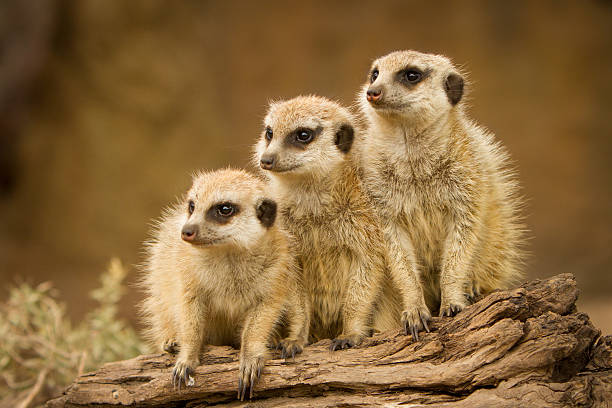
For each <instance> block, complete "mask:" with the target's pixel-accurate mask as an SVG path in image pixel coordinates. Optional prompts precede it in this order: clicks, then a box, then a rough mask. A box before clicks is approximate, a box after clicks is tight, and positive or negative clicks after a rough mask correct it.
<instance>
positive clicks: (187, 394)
mask: <svg viewBox="0 0 612 408" xmlns="http://www.w3.org/2000/svg"><path fill="white" fill-rule="evenodd" d="M577 298H578V289H577V288H576V281H575V279H574V277H573V276H572V275H570V274H563V275H558V276H555V277H553V278H550V279H546V280H538V281H534V282H530V283H527V284H524V285H523V286H522V287H520V288H518V289H515V290H509V291H499V292H495V293H492V294H490V295H489V296H487V297H485V298H483V299H481V300H480V301H478V302H476V303H475V304H473V305H471V306H469V307H467V308H466V309H464V310H463V311H462V312H461V313H459V314H458V315H457V316H455V317H454V318H434V319H433V322H432V324H431V329H432V330H431V333H427V334H424V335H423V336H422V338H421V340H420V341H418V342H414V341H412V338H411V337H410V336H405V335H403V334H401V333H397V332H389V333H382V334H377V335H375V336H373V337H371V338H368V339H367V340H366V341H365V342H364V343H363V344H362V345H360V346H359V347H356V348H353V349H348V350H342V351H336V352H333V353H331V352H329V351H328V347H329V344H330V342H329V340H325V341H320V342H318V343H316V344H312V345H310V346H308V347H306V349H305V350H304V352H303V353H302V354H301V355H299V356H296V357H295V360H290V361H284V360H281V359H279V358H278V356H276V357H275V358H274V359H271V360H270V361H268V363H267V364H266V368H265V370H264V373H263V375H262V378H261V380H260V381H259V383H258V384H257V385H256V387H255V396H254V398H253V400H252V401H250V402H249V403H250V404H251V405H250V406H252V407H321V406H326V407H340V406H342V407H365V406H377V405H384V406H389V407H393V406H406V405H402V404H407V405H409V406H414V405H418V406H421V405H427V406H435V407H466V408H476V407H491V406H495V407H496V408H502V407H518V406H524V407H525V406H529V407H568V406H571V407H573V406H580V407H583V406H584V407H592V406H593V407H595V406H608V404H612V336H605V337H602V336H601V335H600V332H599V331H598V330H597V329H596V328H595V327H593V325H592V324H591V322H590V320H589V317H588V316H587V315H586V314H584V313H579V312H578V311H577V310H576V305H575V302H576V299H577ZM173 364H174V358H173V357H172V356H169V355H167V354H156V355H146V356H140V357H136V358H134V359H131V360H127V361H119V362H114V363H109V364H106V365H104V366H103V367H102V368H101V369H99V370H98V371H96V372H93V373H88V374H84V375H82V376H80V377H79V378H77V379H76V381H75V382H74V383H73V384H72V385H70V386H69V387H68V388H67V389H66V390H65V391H64V394H63V395H62V396H60V397H58V398H56V399H54V400H51V401H49V402H48V403H47V406H48V407H49V408H54V407H82V406H96V407H105V406H116V405H125V406H134V407H205V406H211V405H216V404H227V405H228V406H240V405H241V404H249V403H247V402H243V403H241V402H239V401H237V400H236V394H237V383H238V351H237V350H234V349H231V348H229V347H209V348H208V349H207V350H206V352H205V353H204V354H203V357H202V364H201V365H200V366H199V367H198V368H197V370H196V376H195V385H194V386H192V387H188V388H183V389H181V390H175V389H173V387H172V384H171V375H172V367H173ZM411 404H413V405H411Z"/></svg>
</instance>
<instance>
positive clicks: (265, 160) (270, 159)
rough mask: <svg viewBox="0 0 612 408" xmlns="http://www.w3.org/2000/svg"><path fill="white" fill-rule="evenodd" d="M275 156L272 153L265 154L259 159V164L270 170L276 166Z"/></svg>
mask: <svg viewBox="0 0 612 408" xmlns="http://www.w3.org/2000/svg"><path fill="white" fill-rule="evenodd" d="M275 161H276V160H275V157H274V156H272V155H263V156H261V160H260V161H259V165H260V166H261V168H262V169H264V170H270V169H271V168H273V167H274V162H275Z"/></svg>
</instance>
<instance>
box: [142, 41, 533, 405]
mask: <svg viewBox="0 0 612 408" xmlns="http://www.w3.org/2000/svg"><path fill="white" fill-rule="evenodd" d="M367 78H368V79H367V81H366V83H365V85H364V86H363V87H362V89H361V91H360V92H359V96H358V104H357V105H358V111H357V112H352V111H351V110H349V109H348V108H346V107H343V106H341V105H339V104H338V103H336V102H333V101H331V100H329V99H326V98H324V97H320V96H300V97H297V98H294V99H290V100H286V101H281V102H274V103H271V104H270V106H269V109H268V112H267V115H266V117H265V120H264V127H263V132H262V134H261V135H260V136H259V138H258V141H257V142H256V145H255V154H254V158H255V162H256V164H257V166H258V167H260V169H261V177H258V176H256V175H252V174H249V173H247V172H245V171H242V170H231V169H226V170H218V171H213V172H206V173H200V174H198V175H196V176H195V177H194V179H193V186H192V188H191V190H190V191H189V192H188V193H187V194H186V195H185V197H184V198H183V199H182V200H181V201H180V202H179V203H178V204H176V205H174V206H172V207H171V208H170V209H169V210H167V211H166V212H165V213H164V214H163V216H162V218H161V220H160V221H159V223H158V225H157V227H156V228H155V229H154V232H153V238H152V240H151V241H150V242H149V243H148V244H147V254H148V255H147V259H146V262H145V263H144V266H143V269H144V273H143V281H142V284H143V287H144V289H145V291H146V292H147V297H146V299H145V301H144V302H143V305H142V311H143V315H144V317H145V320H146V325H147V331H146V334H147V337H148V338H149V339H150V341H151V342H152V343H153V344H154V345H155V346H157V347H159V348H160V349H161V350H163V351H167V352H171V353H178V354H177V359H176V364H175V366H174V370H173V375H172V383H173V384H175V386H178V387H179V388H180V386H181V383H184V384H185V385H192V384H193V382H194V375H195V374H194V373H195V369H196V367H197V365H198V364H199V362H200V355H201V353H202V351H203V347H204V345H206V344H211V345H230V346H234V347H239V348H240V365H239V378H238V397H239V398H240V399H243V398H244V397H245V396H247V390H249V393H248V395H249V396H250V397H252V395H253V389H254V386H255V384H256V382H257V380H258V379H259V377H260V376H261V373H262V369H263V367H264V363H265V361H266V359H268V358H270V357H271V356H272V353H271V351H270V349H271V348H277V349H278V350H280V353H281V358H288V357H289V356H295V354H296V353H300V352H301V351H302V350H303V348H304V346H305V345H306V344H308V343H311V342H316V341H319V340H322V339H331V343H330V349H331V350H332V351H334V350H336V349H343V348H347V347H352V346H356V345H359V344H360V343H361V342H362V341H363V340H364V339H365V338H366V337H367V336H369V335H371V333H372V332H373V331H386V330H398V329H401V330H402V331H403V332H404V333H405V334H406V335H408V334H410V335H412V338H413V340H415V341H418V340H419V332H420V331H422V330H426V331H429V327H428V322H429V320H430V319H431V316H432V314H435V313H438V314H439V315H440V316H453V315H454V314H456V313H458V312H459V311H461V310H462V309H463V308H464V307H466V306H467V305H468V304H469V303H470V302H471V301H472V300H474V299H475V298H476V297H478V296H479V295H485V294H487V293H490V292H491V291H493V290H496V289H504V288H508V287H509V286H511V285H512V284H513V283H515V282H516V281H517V280H518V279H520V278H521V276H522V271H521V266H522V261H523V252H522V249H521V248H522V244H523V241H524V235H525V232H524V231H525V228H524V226H523V223H522V219H521V215H520V210H521V204H522V202H521V199H520V196H519V194H518V184H517V181H516V178H515V176H514V173H513V170H512V169H511V168H510V166H509V163H508V160H509V159H508V154H507V153H506V151H505V150H504V149H503V147H502V146H501V145H500V144H499V143H498V142H496V141H495V139H494V136H493V135H492V134H491V133H489V132H488V131H486V130H484V129H483V128H481V127H479V126H477V125H476V124H475V123H473V122H472V121H471V120H470V119H469V118H468V117H467V115H466V113H465V108H464V105H465V102H464V100H465V98H464V88H465V79H464V75H463V74H462V73H461V72H460V71H459V70H458V69H457V68H456V67H455V66H454V65H453V64H452V63H451V62H450V60H449V59H447V58H446V57H443V56H440V55H433V54H423V53H419V52H416V51H400V52H393V53H391V54H389V55H387V56H384V57H382V58H379V59H377V60H375V61H374V63H373V64H372V67H371V69H370V72H369V74H368V76H367Z"/></svg>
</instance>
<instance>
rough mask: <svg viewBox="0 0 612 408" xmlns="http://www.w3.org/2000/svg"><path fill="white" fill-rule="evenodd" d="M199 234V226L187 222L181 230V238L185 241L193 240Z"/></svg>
mask: <svg viewBox="0 0 612 408" xmlns="http://www.w3.org/2000/svg"><path fill="white" fill-rule="evenodd" d="M197 234H198V226H197V225H193V224H186V225H184V226H183V229H182V230H181V238H182V239H183V241H187V242H193V241H194V239H195V237H196V235H197Z"/></svg>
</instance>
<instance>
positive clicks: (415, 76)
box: [404, 69, 423, 84]
mask: <svg viewBox="0 0 612 408" xmlns="http://www.w3.org/2000/svg"><path fill="white" fill-rule="evenodd" d="M404 77H405V78H406V80H407V81H408V82H410V83H411V84H416V83H417V82H419V81H420V80H421V78H423V74H422V73H421V72H419V71H417V70H416V69H409V70H408V71H406V72H405V73H404Z"/></svg>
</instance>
